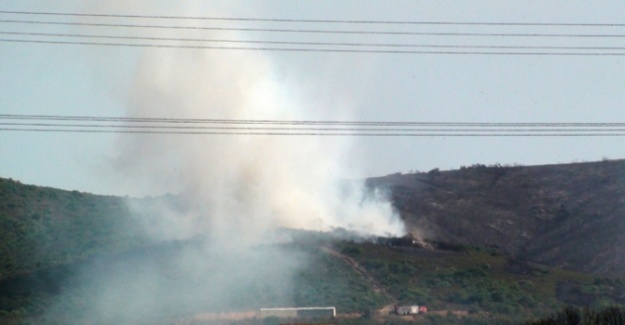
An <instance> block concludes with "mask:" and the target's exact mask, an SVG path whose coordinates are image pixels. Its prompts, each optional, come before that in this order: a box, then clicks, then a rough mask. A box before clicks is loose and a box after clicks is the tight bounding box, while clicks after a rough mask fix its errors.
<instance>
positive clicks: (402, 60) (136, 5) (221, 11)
mask: <svg viewBox="0 0 625 325" xmlns="http://www.w3.org/2000/svg"><path fill="white" fill-rule="evenodd" d="M102 3H106V4H102ZM129 3H130V4H129ZM180 3H181V2H180V1H132V2H128V1H106V2H103V1H63V2H62V4H61V3H58V2H53V1H3V2H2V3H0V10H5V11H53V12H71V13H107V14H139V15H181V16H230V17H255V18H293V19H340V20H343V19H351V20H396V21H400V20H401V21H452V22H537V23H558V22H559V23H623V20H622V18H623V16H622V14H623V12H625V2H623V1H593V2H589V1H415V0H410V1H362V0H358V1H267V0H260V1H202V2H201V3H202V5H199V4H198V3H200V1H196V2H195V3H196V4H195V5H191V4H190V3H191V1H187V2H183V3H184V4H182V5H181V4H180ZM0 19H2V20H6V19H30V20H64V21H84V20H86V18H85V19H82V20H81V19H79V18H64V17H56V18H51V17H37V16H19V15H9V14H0ZM119 22H122V23H123V22H124V20H119ZM168 23H170V24H175V23H177V24H184V22H183V23H179V22H168ZM211 24H213V25H217V26H225V25H226V24H227V23H224V22H217V23H211ZM228 26H234V27H251V26H259V25H252V24H251V23H228ZM264 26H268V27H276V26H275V25H263V27H264ZM291 27H292V26H291ZM297 27H298V28H302V26H301V25H299V26H297ZM304 27H306V28H334V29H348V28H352V29H366V28H368V29H372V30H390V29H393V30H398V31H408V30H410V31H413V30H414V31H436V32H491V33H493V32H510V33H512V32H522V33H533V32H536V33H539V32H540V33H590V34H592V33H599V34H601V33H604V34H608V33H612V34H625V27H612V28H607V27H562V26H559V27H558V26H552V27H535V26H534V27H527V26H526V27H523V26H516V27H515V26H512V27H484V26H470V27H467V26H404V25H401V26H391V27H389V26H386V25H381V26H364V27H361V26H325V25H323V26H322V25H305V26H304ZM43 28H47V29H45V31H46V32H62V33H77V32H84V33H87V32H90V33H96V32H97V33H102V34H106V33H111V32H116V33H123V31H121V32H120V31H119V30H116V31H114V30H109V29H107V28H104V27H102V28H98V29H96V30H94V29H87V28H86V27H85V28H83V29H81V28H78V27H67V26H53V27H50V26H47V27H42V26H35V25H22V24H14V23H7V22H0V31H5V32H6V31H39V32H41V31H43ZM131 33H135V34H134V35H136V34H141V33H142V32H141V31H137V30H135V31H132V32H131ZM180 33H182V32H180ZM144 34H145V33H144ZM151 35H156V34H154V33H153V34H151ZM159 35H160V34H159ZM168 35H169V36H171V34H168ZM174 35H175V36H178V34H174ZM237 37H238V38H241V39H247V40H300V41H301V40H305V41H333V42H341V41H343V42H348V41H350V42H378V43H380V42H385V43H390V42H394V43H404V44H406V43H411V44H463V45H467V44H468V45H493V44H494V45H533V46H536V45H540V46H555V45H562V46H625V38H621V37H614V38H598V39H585V38H566V39H564V38H515V39H510V38H503V37H491V38H485V37H442V36H438V37H434V36H429V37H424V36H410V37H406V36H401V37H399V36H389V35H382V36H380V35H378V36H371V35H369V36H367V35H364V36H362V35H361V36H346V35H342V36H341V35H334V36H333V35H299V34H295V35H293V34H290V35H276V34H262V33H256V34H253V33H240V34H238V35H237ZM0 38H3V39H9V38H14V39H15V38H19V37H15V36H8V35H0ZM22 38H23V37H22ZM172 51H174V50H160V49H141V48H128V47H124V48H111V47H92V46H66V45H45V44H18V43H9V42H0V114H35V115H40V114H48V115H85V116H125V115H126V114H128V112H129V110H128V105H129V104H128V103H129V98H130V97H132V96H133V94H132V91H133V89H135V88H134V86H133V83H136V75H137V71H138V70H140V69H141V67H142V62H143V60H144V58H145V55H146V53H147V54H149V57H150V59H151V60H156V61H158V60H159V57H160V56H162V59H163V60H167V59H168V58H170V56H171V55H172ZM178 51H198V52H200V51H199V50H178ZM202 51H217V50H202ZM148 52H149V53H148ZM221 52H224V53H222V54H220V55H228V54H227V53H226V52H227V51H221ZM232 53H234V52H232ZM242 53H243V54H245V53H247V52H242ZM249 53H250V55H259V56H262V58H263V62H268V63H267V66H266V67H264V68H263V69H268V72H266V73H265V74H264V75H265V76H267V77H266V82H267V83H271V85H273V86H274V87H276V88H278V89H284V91H283V92H282V93H281V94H282V95H281V96H283V97H284V98H285V99H284V100H285V101H286V100H287V99H288V102H289V103H291V104H293V105H298V106H299V107H300V108H297V109H298V110H300V111H302V112H303V113H301V114H299V115H298V117H301V118H306V119H312V120H315V119H317V120H322V119H328V118H334V119H352V120H357V121H428V122H623V121H624V120H625V119H624V118H623V115H624V114H623V107H625V92H624V91H623V89H625V66H624V62H625V57H623V56H605V57H604V56H598V57H591V56H571V57H568V56H495V55H488V56H484V55H434V54H428V55H423V54H370V53H369V54H354V53H294V52H262V53H257V52H254V53H253V54H252V52H249ZM240 54H241V53H239V54H238V55H240ZM188 57H189V58H190V59H189V60H191V61H189V62H181V64H185V65H189V64H190V65H193V61H192V58H193V55H189V56H188ZM231 69H233V70H232V71H233V72H234V70H236V69H237V66H236V65H233V66H232V67H231ZM226 72H227V71H226ZM223 87H225V88H226V89H228V88H229V87H234V88H237V89H239V88H241V87H243V90H245V89H244V88H245V87H246V85H245V84H236V85H234V84H232V85H231V84H228V79H227V78H226V77H225V76H224V85H223ZM201 91H206V92H208V93H210V92H212V91H218V90H217V89H202V90H201ZM250 91H251V90H250ZM294 109H295V108H294ZM198 111H199V112H201V113H202V114H195V115H194V116H192V117H195V118H219V116H214V115H213V114H212V113H213V111H211V107H198V108H197V110H196V111H195V112H196V113H197V112H198ZM142 112H144V113H145V110H143V111H142ZM157 113H158V115H157ZM148 117H168V118H176V117H187V116H180V115H179V114H178V110H177V109H176V107H172V108H171V111H167V112H163V110H159V111H158V112H155V116H148ZM266 118H272V116H270V115H269V116H267V117H266ZM195 137H202V136H195ZM204 137H208V136H204ZM623 139H624V138H623V137H620V138H619V137H590V138H585V137H576V138H572V137H554V138H545V137H538V138H510V137H502V138H497V137H496V138H481V137H477V138H476V137H457V138H443V137H389V138H371V137H360V138H353V139H341V141H347V142H349V145H348V146H345V149H344V151H343V153H342V154H340V155H341V158H340V159H341V161H342V164H344V168H343V169H342V170H344V171H345V176H344V177H345V178H353V177H367V176H379V175H386V174H390V173H394V172H408V171H410V170H420V171H427V170H429V169H432V168H437V167H438V168H441V169H450V168H458V167H460V166H462V165H471V164H475V163H481V164H494V163H501V164H514V163H520V164H546V163H547V164H549V163H563V162H573V161H590V160H599V159H602V158H603V157H609V158H625V147H624V146H622V140H623ZM124 141H125V140H124V136H123V135H115V134H73V133H67V134H53V133H29V132H2V131H0V157H2V158H1V159H0V177H10V178H14V179H17V180H20V181H22V182H25V183H31V184H37V185H45V186H53V187H60V188H64V189H71V190H73V189H77V190H80V191H88V192H95V193H103V194H133V195H139V194H141V193H140V191H135V190H130V189H128V188H127V187H125V185H124V181H123V175H121V176H120V175H118V174H116V173H115V172H114V171H113V168H111V165H114V164H115V161H116V160H117V159H118V158H119V154H120V151H119V146H120V145H121V144H122V143H124ZM319 141H321V143H324V142H327V144H328V146H331V145H332V144H333V143H334V142H336V141H337V139H336V138H333V137H326V138H323V139H320V140H319ZM155 159H158V158H155ZM285 159H288V157H287V158H285Z"/></svg>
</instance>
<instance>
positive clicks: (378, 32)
mask: <svg viewBox="0 0 625 325" xmlns="http://www.w3.org/2000/svg"><path fill="white" fill-rule="evenodd" d="M0 23H9V24H29V25H65V26H90V27H117V28H153V29H172V30H177V29H184V30H211V31H238V32H271V33H309V34H353V35H413V36H471V37H549V38H560V37H564V38H623V37H625V34H597V33H594V34H576V33H574V34H565V33H484V32H414V31H381V30H336V29H334V30H331V29H285V28H237V27H214V26H213V27H209V26H179V25H149V24H148V25H146V24H120V23H116V24H113V23H87V22H62V21H40V20H15V19H1V20H0Z"/></svg>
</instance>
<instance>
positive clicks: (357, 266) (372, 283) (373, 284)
mask: <svg viewBox="0 0 625 325" xmlns="http://www.w3.org/2000/svg"><path fill="white" fill-rule="evenodd" d="M321 250H322V251H324V252H326V253H328V254H330V255H332V256H335V257H338V258H340V259H341V260H343V261H344V262H345V263H347V264H349V266H351V267H352V268H353V269H354V271H356V273H358V274H360V275H361V276H362V278H363V279H365V281H366V282H367V283H369V285H370V286H371V287H372V288H373V291H375V292H376V293H378V294H381V295H383V296H384V297H386V299H388V300H389V301H391V304H390V305H389V306H391V308H392V306H393V305H395V304H397V299H395V298H394V297H393V296H391V294H390V293H388V291H386V289H385V288H384V286H382V285H381V284H380V282H378V280H376V279H375V278H374V277H373V276H372V275H371V273H369V272H368V271H367V270H365V268H364V267H362V266H361V265H360V264H358V262H356V260H355V259H353V258H351V257H349V256H347V255H345V254H342V253H340V252H338V251H336V250H335V249H333V248H331V247H328V246H322V247H321ZM389 306H386V307H384V308H387V307H389ZM384 308H383V309H384Z"/></svg>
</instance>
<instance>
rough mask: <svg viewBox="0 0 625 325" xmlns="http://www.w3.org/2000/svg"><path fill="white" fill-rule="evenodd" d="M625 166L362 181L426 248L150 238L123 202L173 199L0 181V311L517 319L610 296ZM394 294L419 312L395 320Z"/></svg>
mask: <svg viewBox="0 0 625 325" xmlns="http://www.w3.org/2000/svg"><path fill="white" fill-rule="evenodd" d="M623 176H625V162H624V161H604V162H597V163H584V164H568V165H553V166H532V167H501V166H492V167H486V166H472V167H469V168H463V169H461V170H456V171H438V170H433V171H431V172H428V173H417V174H406V175H401V174H394V175H389V176H386V177H380V178H372V179H369V180H368V185H369V186H375V187H379V188H384V189H386V190H387V191H388V193H389V194H390V197H391V199H392V201H393V204H394V205H395V207H396V208H397V210H398V211H399V212H400V214H401V216H402V217H403V218H404V220H405V221H406V223H407V225H408V226H409V227H410V228H411V229H412V230H414V232H415V233H417V234H419V235H421V236H422V237H423V238H425V243H424V244H423V243H417V244H415V243H413V242H412V241H411V240H406V238H396V239H392V238H391V239H380V238H377V239H376V238H359V237H355V236H354V235H353V234H349V233H346V232H344V231H341V230H337V231H335V232H334V233H317V232H306V231H295V230H279V231H278V232H277V233H276V234H275V235H272V236H275V237H276V238H282V240H283V241H278V242H272V243H267V244H265V245H260V246H258V247H254V248H253V249H252V250H251V251H248V252H240V251H234V252H235V253H234V254H231V252H230V250H229V249H228V248H227V247H219V248H218V249H217V250H215V251H213V250H211V249H210V247H209V246H210V244H209V241H208V239H206V238H201V237H197V238H193V239H187V240H161V241H153V240H150V239H149V238H150V237H149V236H148V235H146V233H145V229H144V228H143V227H142V225H141V224H140V223H138V219H137V218H136V216H134V215H133V213H132V212H131V211H130V210H129V208H128V205H127V203H128V202H138V201H141V202H142V204H143V205H142V206H144V207H147V208H148V209H146V211H141V212H140V213H143V214H144V215H143V216H142V218H146V217H147V218H148V219H147V220H149V215H150V213H151V212H150V211H152V210H150V209H149V208H150V207H154V208H157V207H159V206H160V203H162V202H163V201H164V200H167V201H170V203H171V202H174V203H175V202H177V201H176V200H177V199H176V197H175V196H165V197H159V198H147V199H141V200H139V199H128V198H120V197H111V196H98V195H92V194H88V193H80V192H76V191H64V190H58V189H53V188H46V187H38V186H33V185H24V184H21V183H20V182H18V181H14V180H10V179H1V178H0V226H1V227H0V242H1V243H2V245H1V247H0V323H3V324H4V323H7V324H21V323H28V322H31V323H50V324H63V323H137V324H142V323H144V324H158V323H180V324H214V323H220V322H222V323H225V324H231V323H236V322H235V321H236V320H237V319H222V320H220V321H219V322H216V321H215V317H218V316H215V315H221V314H220V313H221V312H230V313H232V315H239V316H237V317H244V318H245V317H247V319H246V320H241V322H240V324H261V323H262V324H271V322H262V321H257V320H254V318H250V317H253V315H255V311H257V310H258V308H261V307H276V306H313V305H318V306H327V305H330V306H336V307H337V310H338V312H339V314H340V317H339V318H338V320H337V321H338V322H339V324H378V323H398V324H405V323H406V322H407V321H417V322H420V323H423V324H488V323H497V324H519V323H522V322H524V321H526V320H529V319H533V318H537V317H541V316H545V315H549V314H552V313H554V312H555V311H557V310H558V309H560V308H561V307H563V306H565V305H573V306H578V307H604V306H610V305H615V304H616V305H621V306H622V305H623V304H625V283H623V281H622V279H618V278H616V277H614V276H620V277H622V276H623V275H624V273H623V272H624V271H623V269H625V267H624V266H625V265H623V263H624V261H623V258H624V256H623V249H622V248H623V247H624V246H623V244H625V243H624V242H623V241H624V240H625V239H624V238H623V237H624V236H623V232H624V230H625V229H623V221H622V218H621V216H622V215H623V212H625V211H624V208H623V200H624V198H623V195H622V194H623V192H622V190H621V188H622V187H623V185H625V184H623V182H624V181H623ZM287 239H288V240H287ZM241 266H244V267H241ZM248 266H249V267H248ZM285 269H288V270H289V271H288V272H286V273H285V272H284V270H285ZM207 274H210V276H207ZM216 286H217V287H218V288H219V290H217V291H216V290H213V289H214V288H215V287H216ZM155 297H158V298H155ZM394 303H410V304H414V303H417V304H426V305H427V306H428V307H429V309H430V310H431V313H430V314H429V315H426V316H418V317H414V318H410V319H405V318H393V317H392V316H389V315H388V308H389V306H390V305H392V304H394ZM250 315H252V316H250Z"/></svg>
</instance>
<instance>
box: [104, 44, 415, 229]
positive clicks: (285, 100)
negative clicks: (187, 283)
mask: <svg viewBox="0 0 625 325" xmlns="http://www.w3.org/2000/svg"><path fill="white" fill-rule="evenodd" d="M198 37H199V35H198ZM202 37H208V38H215V39H220V38H221V39H223V38H229V39H232V38H237V37H238V35H236V34H232V33H227V35H224V34H223V33H210V34H208V35H207V33H205V32H204V33H202ZM300 93H301V92H300V91H298V88H297V83H296V82H293V81H291V80H286V79H281V78H280V77H279V75H278V69H277V64H276V63H275V62H274V61H273V60H272V58H271V57H269V56H268V55H266V54H263V53H259V52H252V51H211V50H208V51H197V50H163V49H154V50H146V51H145V53H144V54H143V56H142V57H141V60H140V61H139V66H138V67H137V69H136V76H135V77H134V81H133V85H132V89H131V90H130V91H129V93H128V116H130V117H163V118H191V119H193V118H209V119H233V120H237V119H243V120H256V119H258V120H263V119H265V120H301V119H321V120H323V119H333V117H334V118H336V116H340V117H341V118H346V116H348V114H349V109H350V108H349V107H341V106H333V105H336V104H334V103H324V104H325V105H327V106H326V107H323V108H319V107H318V105H319V102H318V101H315V100H314V99H310V100H309V101H307V100H306V99H305V98H301V96H299V94H300ZM307 102H311V103H315V105H317V107H315V106H313V105H310V104H308V103H307ZM337 102H345V100H337ZM327 107H331V109H328V108H327ZM243 131H245V130H243ZM119 143H120V148H121V151H120V153H119V155H118V158H117V162H116V164H117V165H116V166H117V168H118V170H120V171H122V173H123V174H124V177H126V178H127V179H128V180H130V181H132V182H135V183H137V182H138V183H139V184H142V185H143V186H146V187H148V188H150V189H157V191H158V190H159V189H160V190H161V191H163V192H166V191H167V192H180V193H181V194H182V196H183V197H184V198H185V200H186V203H187V204H188V206H187V207H186V210H187V211H189V213H190V214H192V215H187V216H186V218H179V217H175V216H173V217H174V219H175V222H176V223H177V224H178V226H176V227H173V228H172V226H171V225H168V226H167V232H172V231H174V230H176V231H181V233H179V234H176V236H182V237H185V236H186V235H187V234H185V232H191V233H193V234H191V233H189V234H188V235H195V234H201V233H206V232H208V233H210V234H211V235H213V236H216V235H219V234H226V235H227V236H229V237H230V236H240V237H242V238H248V239H249V238H254V237H255V236H257V235H258V234H259V233H262V232H264V231H265V230H267V229H271V228H275V227H292V228H301V229H310V230H329V229H332V228H336V227H342V228H346V229H350V230H355V231H358V232H361V233H366V234H376V235H385V234H392V235H402V234H403V233H404V229H403V224H402V223H401V221H400V220H399V219H398V218H397V216H395V215H394V213H393V211H392V208H391V206H390V204H389V203H388V202H384V201H383V200H382V198H381V197H380V195H377V197H373V200H372V199H371V198H372V197H371V196H364V188H362V187H361V186H354V185H352V186H351V188H350V189H349V190H347V191H346V190H345V184H343V186H340V185H341V177H342V175H345V174H346V172H347V170H346V169H345V167H344V166H345V164H344V162H343V161H342V159H343V158H344V157H345V156H346V155H348V153H349V145H350V141H349V140H348V139H345V138H343V139H341V138H331V139H330V138H327V137H325V138H324V137H311V136H271V135H194V136H183V135H157V136H155V135H131V136H129V135H124V136H123V137H121V138H120V142H119ZM350 167H351V168H354V167H353V166H350ZM350 184H354V183H353V182H352V183H350ZM193 214H195V215H194V216H193ZM183 220H184V221H183ZM172 221H173V219H172Z"/></svg>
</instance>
